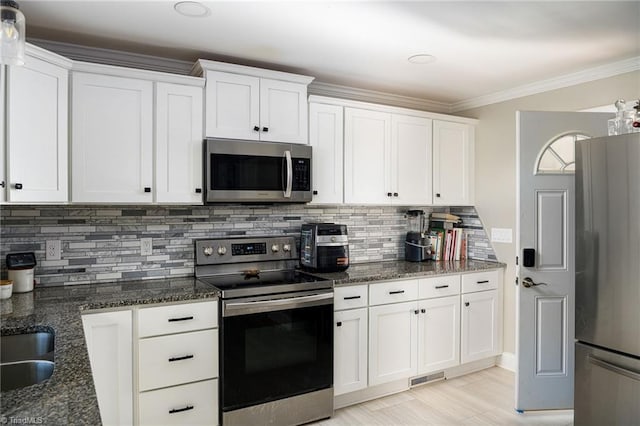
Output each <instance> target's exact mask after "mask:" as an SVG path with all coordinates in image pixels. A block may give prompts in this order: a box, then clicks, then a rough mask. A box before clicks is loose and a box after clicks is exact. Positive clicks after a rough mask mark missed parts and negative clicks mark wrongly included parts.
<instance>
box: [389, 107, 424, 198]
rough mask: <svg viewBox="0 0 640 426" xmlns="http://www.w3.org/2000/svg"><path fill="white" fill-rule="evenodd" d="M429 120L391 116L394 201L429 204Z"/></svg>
mask: <svg viewBox="0 0 640 426" xmlns="http://www.w3.org/2000/svg"><path fill="white" fill-rule="evenodd" d="M431 126H432V124H431V120H429V119H427V118H422V117H411V116H404V115H397V114H394V115H392V116H391V188H392V191H393V197H392V198H391V200H392V203H393V204H399V205H412V204H413V205H424V204H431V189H432V183H431V176H432V168H431V164H432V160H433V158H432V150H431V147H432V141H431Z"/></svg>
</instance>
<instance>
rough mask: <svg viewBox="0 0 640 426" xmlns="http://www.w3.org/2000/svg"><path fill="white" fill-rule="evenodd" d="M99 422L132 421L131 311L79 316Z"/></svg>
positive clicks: (116, 423)
mask: <svg viewBox="0 0 640 426" xmlns="http://www.w3.org/2000/svg"><path fill="white" fill-rule="evenodd" d="M82 327H83V328H84V336H85V340H86V342H87V350H88V352H89V361H90V362H91V373H92V375H93V383H94V386H95V389H96V396H97V398H98V407H99V408H100V419H101V420H102V424H103V425H105V426H108V425H131V424H133V350H132V346H133V343H132V312H131V311H130V310H128V311H118V312H104V313H96V314H84V315H82Z"/></svg>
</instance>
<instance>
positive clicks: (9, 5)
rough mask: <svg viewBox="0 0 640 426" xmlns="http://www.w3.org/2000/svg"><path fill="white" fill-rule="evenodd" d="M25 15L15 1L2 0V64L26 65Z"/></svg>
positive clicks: (0, 17) (0, 0)
mask: <svg viewBox="0 0 640 426" xmlns="http://www.w3.org/2000/svg"><path fill="white" fill-rule="evenodd" d="M25 40H26V32H25V20H24V14H23V13H22V12H20V8H19V7H18V3H17V2H15V1H13V0H0V63H2V64H6V65H24V45H25Z"/></svg>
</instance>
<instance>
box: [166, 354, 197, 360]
mask: <svg viewBox="0 0 640 426" xmlns="http://www.w3.org/2000/svg"><path fill="white" fill-rule="evenodd" d="M191 358H193V355H185V356H177V357H173V358H169V362H174V361H184V360H185V359H191Z"/></svg>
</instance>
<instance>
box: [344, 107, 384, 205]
mask: <svg viewBox="0 0 640 426" xmlns="http://www.w3.org/2000/svg"><path fill="white" fill-rule="evenodd" d="M390 163H391V114H387V113H384V112H379V111H369V110H366V109H357V108H345V109H344V171H345V172H344V201H345V203H351V204H389V203H390V200H391V195H392V192H391V176H390V170H389V169H390Z"/></svg>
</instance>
